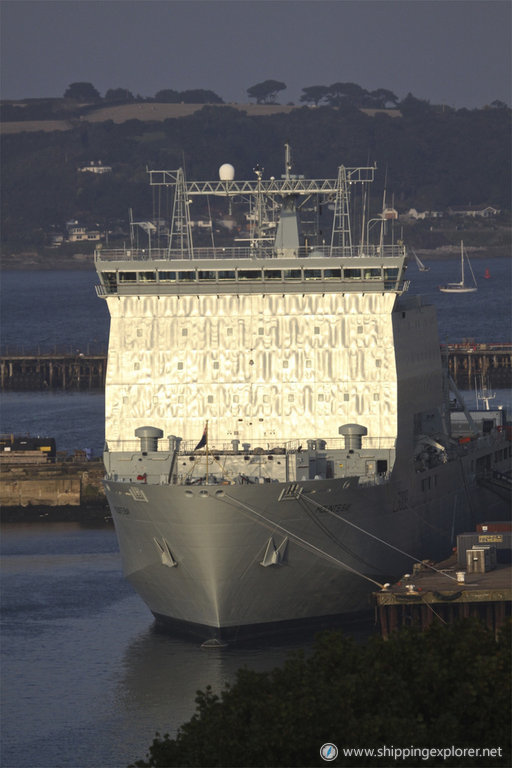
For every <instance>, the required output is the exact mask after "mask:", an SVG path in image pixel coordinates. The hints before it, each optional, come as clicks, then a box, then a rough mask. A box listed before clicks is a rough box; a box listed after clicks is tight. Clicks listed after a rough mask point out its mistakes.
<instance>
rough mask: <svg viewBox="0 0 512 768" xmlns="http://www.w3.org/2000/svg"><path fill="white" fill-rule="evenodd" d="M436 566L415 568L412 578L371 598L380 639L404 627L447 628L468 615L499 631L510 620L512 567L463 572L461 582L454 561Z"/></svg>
mask: <svg viewBox="0 0 512 768" xmlns="http://www.w3.org/2000/svg"><path fill="white" fill-rule="evenodd" d="M418 567H419V568H421V570H418ZM435 567H436V570H435V571H434V570H432V569H431V568H428V567H426V566H424V567H421V566H416V567H415V569H414V572H413V573H412V574H411V575H410V576H408V577H404V578H402V579H401V580H400V581H399V582H397V583H396V584H393V585H392V586H390V587H388V588H386V589H383V590H381V591H380V592H375V593H374V601H375V606H376V617H377V622H378V625H379V629H380V632H381V634H382V635H383V637H388V636H389V634H390V633H391V632H394V631H395V630H397V629H399V628H400V627H403V626H417V627H420V628H421V629H426V628H427V627H428V626H429V625H430V624H431V623H432V622H433V621H441V622H443V623H446V624H451V623H453V622H454V621H456V620H458V619H461V618H467V617H468V616H476V617H478V618H479V619H480V620H481V621H483V622H484V623H485V624H486V625H487V626H488V627H489V628H490V629H491V630H493V631H494V632H497V631H498V630H499V628H500V627H501V626H502V625H503V624H504V622H505V621H506V620H507V619H508V618H509V617H510V616H511V615H512V566H510V565H497V567H496V568H495V569H494V570H490V571H487V572H486V573H466V572H464V579H465V580H464V582H460V581H458V580H457V573H458V572H460V568H459V566H458V565H457V560H456V558H455V557H453V558H451V559H450V560H449V561H446V562H445V563H441V564H440V565H436V566H435Z"/></svg>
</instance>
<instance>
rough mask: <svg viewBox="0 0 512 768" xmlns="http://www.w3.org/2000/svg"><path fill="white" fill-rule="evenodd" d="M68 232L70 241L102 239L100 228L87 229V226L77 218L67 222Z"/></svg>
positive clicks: (95, 240)
mask: <svg viewBox="0 0 512 768" xmlns="http://www.w3.org/2000/svg"><path fill="white" fill-rule="evenodd" d="M66 232H67V238H66V239H67V241H68V243H78V242H81V241H82V242H83V241H89V242H91V241H93V242H97V241H98V240H101V233H100V231H99V230H98V229H87V227H84V226H83V225H82V224H79V223H78V221H77V220H76V219H72V220H71V221H68V222H67V223H66Z"/></svg>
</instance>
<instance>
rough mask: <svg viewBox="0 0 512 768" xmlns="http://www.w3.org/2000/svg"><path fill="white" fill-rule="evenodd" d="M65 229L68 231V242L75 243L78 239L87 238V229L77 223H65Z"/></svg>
mask: <svg viewBox="0 0 512 768" xmlns="http://www.w3.org/2000/svg"><path fill="white" fill-rule="evenodd" d="M66 229H67V231H68V238H67V239H68V242H69V243H77V242H78V241H79V240H86V239H87V235H86V232H87V230H86V229H85V227H82V226H81V225H80V224H78V223H74V224H71V225H67V226H66Z"/></svg>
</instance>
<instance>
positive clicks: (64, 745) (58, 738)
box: [1, 523, 320, 768]
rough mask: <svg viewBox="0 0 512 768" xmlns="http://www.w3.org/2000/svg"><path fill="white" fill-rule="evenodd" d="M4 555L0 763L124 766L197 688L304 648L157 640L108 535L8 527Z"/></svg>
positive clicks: (181, 715) (28, 767)
mask: <svg viewBox="0 0 512 768" xmlns="http://www.w3.org/2000/svg"><path fill="white" fill-rule="evenodd" d="M1 554H2V560H1V575H2V694H1V695H2V700H1V718H2V719H1V733H2V751H1V765H2V768H56V766H60V767H61V768H68V767H69V768H89V767H90V768H110V767H111V766H112V767H115V768H117V767H118V766H119V767H124V768H126V766H127V765H128V764H129V763H130V762H133V761H134V760H136V759H138V758H140V757H144V755H145V753H146V749H147V747H148V746H149V744H150V743H151V741H152V739H153V736H154V733H155V731H156V730H158V731H160V732H161V733H166V732H169V733H171V734H174V733H175V731H176V729H177V727H178V726H179V725H180V724H181V723H183V722H185V721H186V720H188V719H189V718H190V717H191V715H192V714H193V711H194V709H195V704H194V698H195V695H196V691H197V690H198V689H204V688H205V687H206V686H207V685H208V684H211V685H213V687H214V688H215V690H217V691H219V690H220V689H221V688H222V687H223V686H224V683H225V682H227V681H228V680H233V679H234V675H235V672H236V670H237V669H239V668H240V667H242V666H244V665H247V666H250V667H251V668H253V669H269V668H272V667H274V666H276V665H278V664H281V663H282V662H283V661H284V659H285V658H286V655H287V653H288V652H289V651H290V650H291V649H293V648H295V647H299V646H300V641H299V639H297V643H295V644H292V643H288V644H283V645H277V644H276V645H267V646H260V647H258V648H250V649H249V648H245V649H240V648H231V649H229V650H227V651H216V650H214V651H205V650H202V649H201V648H200V647H199V646H198V644H196V643H193V642H186V641H181V640H177V639H176V638H172V637H169V636H167V635H162V634H158V633H157V632H155V630H154V628H153V620H152V616H151V614H150V613H149V611H148V610H147V609H146V607H145V606H144V604H143V603H142V601H141V600H140V599H139V598H138V597H137V596H136V595H135V594H134V593H133V592H132V590H131V588H130V587H129V586H128V584H127V583H126V582H125V581H124V580H123V578H122V576H121V572H120V568H121V565H120V557H119V553H118V549H117V544H116V539H115V534H114V532H113V531H111V530H86V529H81V528H79V527H78V526H77V525H74V524H52V523H45V524H44V525H31V526H23V525H5V526H2V542H1ZM319 746H320V745H319Z"/></svg>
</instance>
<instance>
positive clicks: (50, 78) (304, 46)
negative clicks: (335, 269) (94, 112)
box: [0, 0, 512, 109]
mask: <svg viewBox="0 0 512 768" xmlns="http://www.w3.org/2000/svg"><path fill="white" fill-rule="evenodd" d="M0 20H1V26H2V32H1V36H2V37H1V43H2V44H1V81H0V83H1V90H0V96H1V98H2V99H23V98H38V97H39V98H43V97H59V96H62V95H63V93H64V91H65V90H66V88H67V87H68V85H69V84H70V83H72V82H81V81H85V82H90V83H92V84H93V85H94V86H95V88H97V90H98V91H99V92H100V93H101V94H102V95H103V94H104V93H105V91H106V90H107V89H109V88H126V89H128V90H129V91H131V92H132V93H133V94H134V95H141V96H143V97H151V96H153V95H154V94H155V93H156V92H157V91H159V90H161V89H164V88H171V89H174V90H178V91H183V90H189V89H193V88H201V89H207V90H212V91H214V92H215V93H216V94H217V95H219V96H220V97H221V98H222V99H223V100H224V101H225V102H240V103H246V102H247V101H248V97H247V88H249V87H250V86H252V85H254V84H256V83H259V82H261V81H263V80H267V79H273V80H279V81H282V82H284V83H285V84H286V86H287V89H286V90H284V91H281V92H280V93H279V94H278V101H279V102H280V103H283V104H286V103H290V102H294V103H295V104H299V103H300V102H299V99H300V95H301V92H302V89H303V88H304V87H307V86H311V85H330V84H332V83H335V82H353V83H357V84H358V85H360V86H362V87H363V88H365V89H366V90H374V89H377V88H386V89H388V90H391V91H393V92H394V93H395V94H396V95H397V96H398V98H399V99H403V98H404V97H405V96H406V95H407V94H408V93H412V94H413V96H415V97H416V98H419V99H426V100H428V101H429V102H430V103H432V104H446V105H448V106H451V107H455V108H461V107H467V108H470V109H471V108H478V107H483V106H485V105H487V104H491V103H492V102H493V101H495V100H498V101H502V102H505V103H506V104H509V105H510V103H511V77H512V76H511V72H512V65H511V48H512V46H511V37H512V31H511V30H512V3H511V2H510V1H509V0H3V1H2V4H1V19H0Z"/></svg>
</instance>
